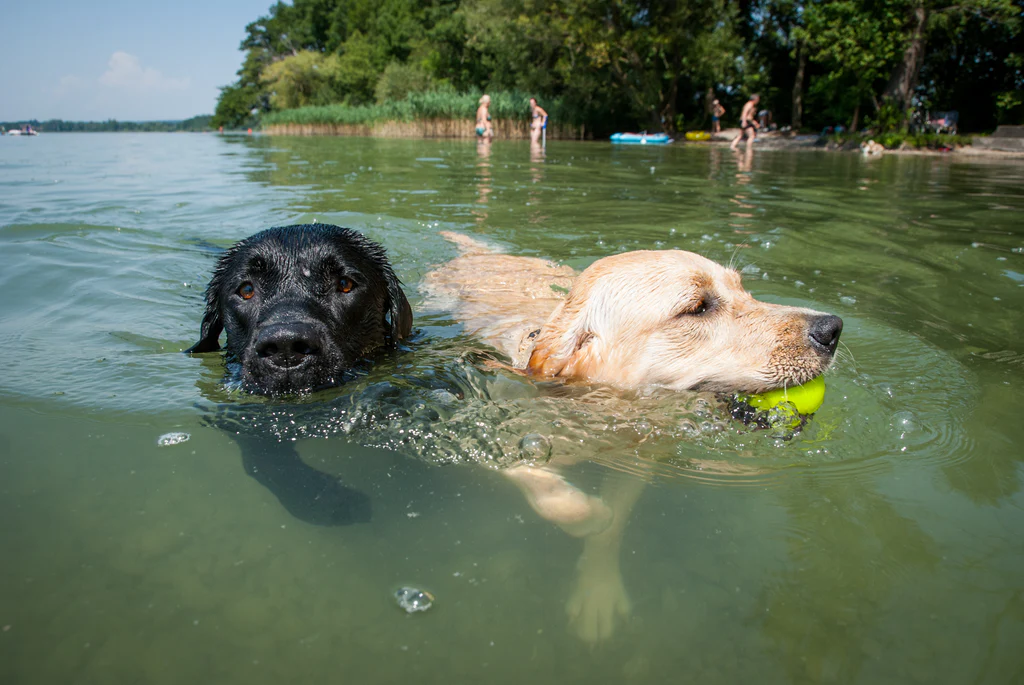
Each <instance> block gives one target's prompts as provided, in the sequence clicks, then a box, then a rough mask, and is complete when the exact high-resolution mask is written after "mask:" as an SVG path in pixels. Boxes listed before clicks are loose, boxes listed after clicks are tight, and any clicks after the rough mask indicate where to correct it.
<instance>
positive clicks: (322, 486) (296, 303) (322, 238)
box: [186, 224, 412, 525]
mask: <svg viewBox="0 0 1024 685" xmlns="http://www.w3.org/2000/svg"><path fill="white" fill-rule="evenodd" d="M341 277H347V278H351V279H352V280H353V281H354V282H355V284H356V286H355V287H354V288H353V289H352V291H351V292H350V293H342V292H339V290H338V288H337V282H338V279H339V278H341ZM244 282H251V283H252V284H253V286H254V288H255V293H254V295H253V297H252V298H251V299H250V300H245V299H243V298H242V297H240V296H239V294H238V290H239V286H240V285H241V284H242V283H244ZM296 322H297V323H299V324H300V325H303V326H308V327H311V328H312V329H315V330H316V331H317V334H318V335H319V336H320V337H321V339H322V342H323V345H322V349H321V350H320V351H319V353H318V354H316V355H315V356H314V357H313V358H311V359H309V360H307V363H304V364H302V365H301V366H300V367H296V368H294V369H287V370H285V371H281V370H280V369H274V368H273V367H272V366H271V367H268V366H267V365H266V364H265V363H264V362H261V360H260V359H259V355H257V354H256V352H255V349H254V341H255V340H256V337H257V335H258V333H259V331H260V329H261V327H264V326H266V325H277V326H281V325H284V326H288V325H291V324H295V323H296ZM411 329H412V310H411V308H410V307H409V302H408V300H407V299H406V297H405V294H404V293H403V292H402V288H401V283H400V282H399V280H398V277H397V276H395V273H394V270H393V269H392V268H391V265H390V264H389V263H388V260H387V254H386V253H385V251H384V248H383V247H381V246H380V245H379V244H377V243H375V242H373V241H372V240H370V239H368V238H366V237H365V236H363V235H362V234H360V233H358V232H356V231H353V230H352V229H349V228H341V227H339V226H332V225H329V224H304V225H298V226H283V227H278V228H271V229H268V230H266V231H262V232H260V233H257V234H255V235H253V236H251V237H249V238H246V239H245V240H242V241H241V242H239V243H237V244H236V245H234V246H233V247H231V248H230V249H228V250H227V251H226V252H225V253H224V254H223V255H222V256H221V258H220V260H219V261H218V263H217V267H216V269H215V270H214V274H213V278H212V279H211V281H210V284H209V286H208V287H207V289H206V311H205V313H204V315H203V322H202V328H201V334H200V339H199V341H198V342H197V343H196V344H195V345H193V346H192V347H190V348H189V349H188V350H186V352H189V353H201V352H214V351H217V350H219V349H220V341H219V338H220V335H221V333H222V332H226V333H227V341H226V350H227V354H228V357H229V358H233V359H234V360H236V361H238V362H239V364H240V365H241V369H242V371H241V381H242V385H243V387H244V388H246V389H247V390H249V391H250V392H255V393H259V394H263V395H278V394H289V393H297V392H305V391H309V390H314V389H316V388H319V387H323V386H327V385H333V384H335V383H338V382H340V381H341V379H342V376H343V372H344V371H345V370H346V369H348V368H350V367H351V366H353V365H354V364H356V363H357V362H359V361H360V360H361V359H362V358H364V357H365V356H366V355H367V353H369V352H371V351H373V350H374V349H376V348H380V347H389V346H394V345H396V344H397V343H398V341H399V340H401V339H403V338H407V337H408V336H409V334H410V332H411ZM225 429H226V430H229V431H230V432H231V433H232V435H233V436H234V437H235V439H236V441H237V442H238V444H239V446H240V447H241V450H242V461H243V464H244V466H245V470H246V472H247V473H248V474H249V475H251V476H252V477H254V478H255V479H256V480H258V481H259V482H260V483H262V484H263V485H264V486H266V487H267V488H268V489H269V490H270V491H271V492H272V493H273V494H274V495H275V496H276V497H277V498H278V500H279V501H280V502H281V504H282V505H284V507H285V508H286V509H287V510H288V511H289V512H291V513H292V514H293V515H294V516H296V517H297V518H300V519H302V520H304V521H307V522H309V523H314V524H318V525H344V524H349V523H357V522H364V521H369V520H370V500H369V498H368V497H367V496H366V495H365V494H363V493H361V492H359V491H357V490H353V489H352V488H348V487H345V486H344V485H342V484H341V483H340V482H338V480H337V479H336V478H333V477H331V476H329V475H327V474H325V473H322V472H321V471H318V470H316V469H314V468H312V467H310V466H309V465H307V464H306V463H305V462H303V461H302V460H301V459H300V458H299V455H298V452H297V451H296V449H295V444H294V443H293V442H278V441H275V440H273V439H270V438H268V437H266V436H258V435H249V434H246V433H245V432H239V431H237V430H236V429H234V427H225Z"/></svg>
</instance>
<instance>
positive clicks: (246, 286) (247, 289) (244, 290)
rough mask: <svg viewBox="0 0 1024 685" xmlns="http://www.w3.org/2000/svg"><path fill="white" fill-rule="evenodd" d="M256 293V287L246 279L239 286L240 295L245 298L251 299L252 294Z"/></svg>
mask: <svg viewBox="0 0 1024 685" xmlns="http://www.w3.org/2000/svg"><path fill="white" fill-rule="evenodd" d="M255 294H256V288H254V287H253V286H252V283H250V282H249V281H246V282H245V283H243V284H242V285H240V286H238V296H239V297H240V298H242V299H243V300H251V299H252V296H253V295H255Z"/></svg>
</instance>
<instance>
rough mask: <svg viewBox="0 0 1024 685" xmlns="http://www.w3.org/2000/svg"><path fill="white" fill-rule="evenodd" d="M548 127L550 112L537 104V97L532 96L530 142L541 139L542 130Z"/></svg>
mask: <svg viewBox="0 0 1024 685" xmlns="http://www.w3.org/2000/svg"><path fill="white" fill-rule="evenodd" d="M547 127H548V113H547V112H546V111H544V108H543V107H541V106H540V105H538V104H537V98H530V142H533V143H536V142H537V141H538V140H540V134H541V132H542V131H543V130H544V129H546V128H547Z"/></svg>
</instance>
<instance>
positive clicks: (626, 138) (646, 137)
mask: <svg viewBox="0 0 1024 685" xmlns="http://www.w3.org/2000/svg"><path fill="white" fill-rule="evenodd" d="M611 141H612V142H613V143H618V144H620V145H668V144H669V143H671V142H672V139H671V138H670V137H669V135H668V134H667V133H613V134H612V137H611Z"/></svg>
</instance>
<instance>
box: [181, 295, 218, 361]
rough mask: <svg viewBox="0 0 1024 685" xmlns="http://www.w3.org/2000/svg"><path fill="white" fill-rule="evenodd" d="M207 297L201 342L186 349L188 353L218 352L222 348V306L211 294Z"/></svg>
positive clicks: (200, 336)
mask: <svg viewBox="0 0 1024 685" xmlns="http://www.w3.org/2000/svg"><path fill="white" fill-rule="evenodd" d="M207 299H208V301H207V303H206V313H205V314H203V325H202V328H201V329H200V331H199V342H197V343H196V344H195V345H193V346H192V347H190V348H188V349H187V350H185V352H187V353H188V354H194V353H196V352H216V351H217V350H219V349H220V340H219V338H220V332H221V331H223V330H224V321H223V320H222V319H221V318H220V307H219V306H218V305H217V302H216V300H215V299H213V298H211V297H210V296H208V297H207ZM211 299H212V301H210V300H211Z"/></svg>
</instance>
